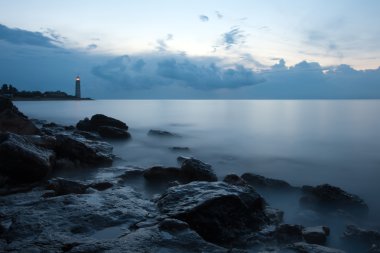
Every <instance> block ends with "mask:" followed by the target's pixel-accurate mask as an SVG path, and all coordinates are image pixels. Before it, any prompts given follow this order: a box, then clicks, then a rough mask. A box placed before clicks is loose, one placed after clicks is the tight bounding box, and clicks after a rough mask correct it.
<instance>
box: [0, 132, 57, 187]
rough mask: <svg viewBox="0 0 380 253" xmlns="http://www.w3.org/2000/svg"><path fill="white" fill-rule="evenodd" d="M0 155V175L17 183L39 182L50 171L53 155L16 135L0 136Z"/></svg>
mask: <svg viewBox="0 0 380 253" xmlns="http://www.w3.org/2000/svg"><path fill="white" fill-rule="evenodd" d="M0 154H1V155H0V174H1V175H2V176H6V177H8V178H9V179H10V180H12V181H14V182H17V183H27V182H34V181H38V180H41V179H43V178H44V177H46V176H47V175H48V174H50V172H51V170H52V162H53V160H54V153H53V152H52V151H50V150H47V149H44V148H42V147H38V146H36V145H35V144H33V143H32V142H31V141H30V140H28V139H27V138H26V137H23V136H20V135H17V134H13V133H6V134H0Z"/></svg>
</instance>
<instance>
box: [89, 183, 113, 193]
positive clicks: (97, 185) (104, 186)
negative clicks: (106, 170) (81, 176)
mask: <svg viewBox="0 0 380 253" xmlns="http://www.w3.org/2000/svg"><path fill="white" fill-rule="evenodd" d="M88 186H89V187H91V188H94V189H96V190H98V191H105V190H107V189H110V188H112V186H113V184H112V183H111V182H98V183H92V184H89V185H88Z"/></svg>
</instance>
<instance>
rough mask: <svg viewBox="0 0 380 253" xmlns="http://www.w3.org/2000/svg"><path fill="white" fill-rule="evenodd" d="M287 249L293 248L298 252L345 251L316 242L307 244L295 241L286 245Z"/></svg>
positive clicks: (324, 252) (330, 252) (325, 252)
mask: <svg viewBox="0 0 380 253" xmlns="http://www.w3.org/2000/svg"><path fill="white" fill-rule="evenodd" d="M288 249H292V250H295V251H296V252H299V253H345V252H344V251H343V250H339V249H333V248H328V247H324V246H320V245H317V244H308V243H305V242H297V243H293V244H292V245H289V246H288Z"/></svg>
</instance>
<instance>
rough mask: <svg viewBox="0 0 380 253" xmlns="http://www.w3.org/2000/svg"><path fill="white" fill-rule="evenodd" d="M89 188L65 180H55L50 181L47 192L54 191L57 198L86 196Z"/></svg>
mask: <svg viewBox="0 0 380 253" xmlns="http://www.w3.org/2000/svg"><path fill="white" fill-rule="evenodd" d="M87 188H88V186H87V185H85V184H82V183H79V182H75V181H71V180H67V179H63V178H54V179H51V180H49V182H48V185H47V186H46V189H47V190H52V191H54V193H55V196H61V195H67V194H71V193H74V194H84V193H85V192H86V190H87Z"/></svg>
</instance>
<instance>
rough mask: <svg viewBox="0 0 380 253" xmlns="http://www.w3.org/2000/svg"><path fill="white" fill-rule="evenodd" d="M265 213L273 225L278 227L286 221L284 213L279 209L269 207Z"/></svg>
mask: <svg viewBox="0 0 380 253" xmlns="http://www.w3.org/2000/svg"><path fill="white" fill-rule="evenodd" d="M264 212H265V214H266V216H267V217H268V219H269V221H270V223H271V224H275V225H278V224H280V223H282V222H283V220H284V211H281V210H279V209H277V208H273V207H269V206H267V207H266V208H265V211H264Z"/></svg>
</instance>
